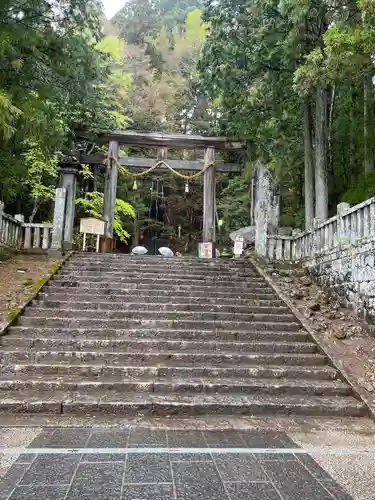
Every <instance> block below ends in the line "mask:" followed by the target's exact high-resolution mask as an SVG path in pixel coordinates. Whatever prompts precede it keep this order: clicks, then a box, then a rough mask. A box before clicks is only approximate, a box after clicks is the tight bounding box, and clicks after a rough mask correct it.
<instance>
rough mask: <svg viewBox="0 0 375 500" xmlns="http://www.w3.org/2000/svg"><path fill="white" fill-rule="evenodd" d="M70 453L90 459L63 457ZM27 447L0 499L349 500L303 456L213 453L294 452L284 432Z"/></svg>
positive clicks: (95, 437)
mask: <svg viewBox="0 0 375 500" xmlns="http://www.w3.org/2000/svg"><path fill="white" fill-rule="evenodd" d="M73 447H74V448H90V449H91V451H93V450H94V451H95V453H84V452H82V453H80V454H73V453H63V451H64V450H67V449H70V448H73ZM29 448H34V449H39V453H37V454H32V453H31V452H30V454H24V455H21V456H20V457H19V458H18V460H17V461H16V462H15V463H14V464H13V465H12V467H11V468H10V469H9V470H8V473H7V474H6V475H5V477H4V478H3V481H2V482H1V481H0V500H78V499H79V500H301V499H303V500H351V497H350V496H349V495H348V494H347V493H345V492H344V490H343V489H342V488H341V487H340V486H339V485H338V484H337V483H336V482H335V481H333V479H332V478H331V477H330V476H329V475H328V474H327V473H326V472H325V471H324V470H323V469H322V468H321V467H320V466H319V465H317V463H316V462H315V461H314V460H313V459H312V458H310V457H309V456H308V455H305V454H291V453H285V454H258V453H251V452H250V451H249V452H248V453H232V452H231V453H220V452H219V450H218V449H219V448H232V449H233V448H241V449H244V448H297V445H296V444H295V443H294V442H293V441H292V440H291V439H290V438H289V437H288V435H287V434H285V433H283V432H276V431H268V430H267V431H255V430H250V431H247V430H244V431H235V430H225V431H199V430H192V431H190V430H182V431H175V430H167V431H165V430H160V429H159V430H152V429H142V428H132V429H126V428H125V429H121V428H98V429H90V428H57V429H53V428H49V429H45V430H43V431H42V432H41V433H40V434H39V435H38V436H37V437H36V438H35V439H34V440H33V441H32V443H31V444H30V446H29ZM43 448H44V452H45V451H46V449H47V450H48V449H51V448H56V453H52V454H48V453H43V452H42V451H43V450H42V449H43ZM103 448H112V449H113V448H132V450H133V451H132V452H131V453H126V451H124V452H123V453H121V454H118V453H112V454H110V453H105V450H103ZM134 448H137V449H138V451H137V450H134ZM145 448H153V449H154V451H157V452H156V453H148V452H147V450H145ZM155 448H160V450H155ZM166 448H168V449H171V448H179V449H180V448H186V450H185V451H184V450H181V452H179V453H166V450H165V449H166ZM188 448H210V449H211V452H210V453H204V452H201V453H189V452H188V451H189V450H188ZM58 449H59V450H58ZM163 449H164V450H163ZM215 450H217V451H218V452H216V451H215ZM30 451H32V450H30ZM54 451H55V450H54Z"/></svg>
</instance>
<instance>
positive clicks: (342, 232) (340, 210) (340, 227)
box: [337, 203, 350, 245]
mask: <svg viewBox="0 0 375 500" xmlns="http://www.w3.org/2000/svg"><path fill="white" fill-rule="evenodd" d="M349 208H350V203H339V204H338V205H337V242H338V244H339V245H345V243H348V241H346V237H347V236H348V237H349V236H350V234H348V235H347V234H346V229H345V224H344V219H343V214H344V213H345V212H346V211H347V210H349Z"/></svg>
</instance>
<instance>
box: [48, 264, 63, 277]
mask: <svg viewBox="0 0 375 500" xmlns="http://www.w3.org/2000/svg"><path fill="white" fill-rule="evenodd" d="M59 270H60V264H54V265H53V266H51V268H50V269H49V271H48V272H49V273H50V274H51V275H52V274H56V273H57V272H58V271H59Z"/></svg>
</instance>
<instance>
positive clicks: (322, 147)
mask: <svg viewBox="0 0 375 500" xmlns="http://www.w3.org/2000/svg"><path fill="white" fill-rule="evenodd" d="M327 126H328V89H327V86H326V85H324V84H319V85H318V86H317V89H316V116H315V199H316V203H315V217H316V219H318V220H322V221H323V220H326V219H327V218H328V179H327V172H328V155H327V150H328V148H327V139H328V134H327Z"/></svg>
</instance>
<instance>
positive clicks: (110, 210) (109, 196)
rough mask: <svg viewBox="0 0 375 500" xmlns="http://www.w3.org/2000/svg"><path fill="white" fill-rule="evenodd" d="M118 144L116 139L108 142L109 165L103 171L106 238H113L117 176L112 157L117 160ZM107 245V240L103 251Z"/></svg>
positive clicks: (115, 164)
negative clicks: (104, 171)
mask: <svg viewBox="0 0 375 500" xmlns="http://www.w3.org/2000/svg"><path fill="white" fill-rule="evenodd" d="M119 152H120V146H119V143H118V142H116V141H111V142H110V143H109V148H108V155H109V158H110V161H109V165H107V168H106V173H105V185H104V207H103V219H104V220H105V221H106V226H105V237H106V239H108V238H110V239H111V240H112V239H113V222H114V219H115V205H116V195H117V176H118V168H117V163H116V161H115V160H113V159H112V158H115V159H116V160H117V161H118V159H119ZM109 247H112V245H110V244H109V242H107V243H105V244H104V251H109Z"/></svg>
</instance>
